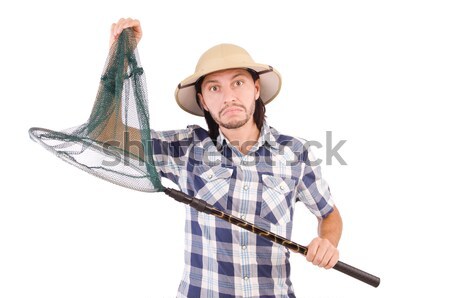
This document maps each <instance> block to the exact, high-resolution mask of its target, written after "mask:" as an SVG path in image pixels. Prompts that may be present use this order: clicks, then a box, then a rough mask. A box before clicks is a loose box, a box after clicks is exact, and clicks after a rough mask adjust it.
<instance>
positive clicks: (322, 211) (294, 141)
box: [152, 123, 333, 298]
mask: <svg viewBox="0 0 450 298" xmlns="http://www.w3.org/2000/svg"><path fill="white" fill-rule="evenodd" d="M152 141H153V148H154V155H153V158H154V161H155V164H156V166H157V168H158V170H159V172H160V174H161V176H162V177H166V178H168V179H170V180H171V181H173V182H174V183H176V184H177V185H178V186H179V188H180V190H181V191H183V192H185V193H187V194H189V195H192V196H196V197H197V198H199V199H203V200H205V201H206V202H208V203H210V204H211V205H214V206H215V207H216V208H218V209H220V210H225V211H226V212H228V213H231V214H233V215H234V216H238V217H241V218H243V219H245V220H247V221H249V222H253V223H255V224H256V225H257V226H259V227H261V228H263V229H266V230H270V231H272V232H274V233H276V234H278V235H280V236H283V237H285V238H288V239H290V238H291V232H292V219H293V215H294V205H295V202H297V201H302V202H303V203H304V204H305V205H306V206H307V207H308V208H309V210H310V211H311V212H312V213H313V214H315V215H316V216H318V217H321V218H324V217H326V216H327V215H328V214H329V213H330V212H331V211H333V202H332V199H331V194H330V191H329V187H328V185H327V183H326V182H325V181H324V180H323V179H322V176H321V172H320V166H318V165H315V164H314V160H315V159H314V157H313V156H312V154H311V152H310V151H309V150H308V148H307V146H305V140H303V139H298V138H293V137H290V136H286V135H282V134H280V133H278V132H277V131H276V130H275V129H273V128H271V127H269V126H268V125H267V123H265V124H264V126H263V129H262V130H261V133H260V137H259V140H258V142H257V143H256V144H255V145H254V146H253V147H252V148H251V150H250V151H249V152H248V153H247V154H246V155H243V154H242V153H241V152H239V150H237V149H236V148H235V147H233V146H232V145H231V144H230V143H229V141H228V140H227V139H226V138H225V137H224V136H223V135H222V134H221V135H220V136H219V137H218V139H217V145H215V144H214V143H213V142H212V140H211V138H210V137H209V136H208V132H207V131H206V130H204V129H203V128H201V127H199V126H189V127H188V128H187V129H184V130H174V131H164V132H155V131H152ZM185 231H186V235H185V269H184V273H183V277H182V280H181V283H180V286H179V289H178V294H177V297H180V298H182V297H189V298H199V297H201V298H203V297H205V298H215V297H220V298H232V297H249V298H250V297H252V298H256V297H258V298H261V297H264V298H272V297H273V298H275V297H276V298H280V297H295V295H294V289H293V286H292V283H291V281H290V265H289V250H288V249H286V248H285V247H283V246H281V245H279V244H275V243H272V242H270V241H269V240H266V239H264V238H262V237H260V236H257V235H255V234H253V233H251V232H248V231H246V230H243V229H241V228H239V227H236V226H234V225H231V224H229V223H228V222H225V221H223V220H221V219H218V218H216V217H214V216H212V215H207V214H204V213H199V212H198V211H196V210H195V209H192V208H191V207H189V206H186V225H185Z"/></svg>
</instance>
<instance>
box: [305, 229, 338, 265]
mask: <svg viewBox="0 0 450 298" xmlns="http://www.w3.org/2000/svg"><path fill="white" fill-rule="evenodd" d="M306 260H307V261H308V262H312V263H313V264H314V265H317V266H319V267H323V268H325V269H330V268H333V267H334V265H336V263H337V262H338V260H339V251H338V249H337V248H336V247H335V246H334V245H333V244H332V243H331V242H330V241H329V240H328V239H324V238H320V237H317V238H314V239H313V240H312V241H311V243H310V244H309V245H308V253H307V254H306Z"/></svg>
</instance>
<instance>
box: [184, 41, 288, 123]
mask: <svg viewBox="0 0 450 298" xmlns="http://www.w3.org/2000/svg"><path fill="white" fill-rule="evenodd" d="M232 68H243V69H252V70H254V71H255V72H256V73H258V74H259V80H260V86H261V90H260V97H261V99H262V101H263V102H264V104H268V103H269V102H270V101H272V100H273V99H274V98H275V96H277V94H278V92H280V88H281V75H280V73H279V72H278V71H276V70H275V69H274V68H273V67H272V66H270V65H267V64H259V63H255V61H253V59H252V57H251V56H250V54H249V53H248V52H247V51H246V50H244V49H243V48H241V47H239V46H236V45H233V44H219V45H216V46H214V47H212V48H210V49H209V50H207V51H206V52H205V53H204V54H203V55H202V56H201V57H200V59H199V60H198V62H197V66H196V67H195V73H194V74H193V75H191V76H189V77H187V78H186V79H184V80H183V81H181V83H180V84H178V86H177V88H176V90H175V99H176V101H177V103H178V105H179V106H180V107H181V108H182V109H183V110H185V111H186V112H189V113H191V114H194V115H197V116H203V110H202V108H201V107H200V106H199V105H198V104H197V100H196V93H195V83H196V82H197V80H198V79H200V78H201V77H203V76H205V75H207V74H210V73H213V72H216V71H219V70H225V69H232Z"/></svg>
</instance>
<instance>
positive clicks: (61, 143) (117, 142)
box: [29, 29, 380, 287]
mask: <svg viewBox="0 0 450 298" xmlns="http://www.w3.org/2000/svg"><path fill="white" fill-rule="evenodd" d="M149 120H150V119H149V111H148V102H147V89H146V84H145V75H144V70H143V68H142V66H141V64H140V61H139V56H138V51H137V42H136V39H135V37H134V35H133V31H132V30H131V29H126V30H124V31H123V32H122V33H121V35H120V36H119V38H118V40H117V41H116V42H115V43H114V44H113V45H112V47H111V49H110V51H109V54H108V58H107V60H106V64H105V67H104V70H103V73H102V76H101V79H100V84H99V88H98V91H97V96H96V99H95V103H94V107H93V108H92V112H91V114H90V116H89V119H88V120H87V121H86V122H85V123H84V124H82V125H80V126H77V127H73V128H69V129H66V130H63V131H53V130H49V129H45V128H38V127H33V128H30V129H29V135H30V137H31V139H33V140H34V141H36V142H37V143H39V144H41V145H42V146H43V147H45V148H46V149H47V150H49V151H50V152H52V153H53V154H55V155H56V156H58V157H59V158H61V159H63V160H64V161H66V162H68V163H70V164H72V165H75V166H76V167H78V168H80V169H82V170H84V171H86V172H88V173H90V174H93V175H95V176H98V177H100V178H102V179H105V180H107V181H110V182H113V183H115V184H118V185H121V186H124V187H128V188H131V189H135V190H139V191H145V192H164V193H165V194H167V195H168V196H170V197H172V198H174V199H175V200H177V201H179V202H182V203H184V204H187V205H189V206H191V207H192V208H194V209H196V210H197V211H199V212H204V213H206V214H210V215H213V216H216V217H218V218H220V219H223V220H225V221H228V222H229V223H231V224H233V225H237V226H239V227H240V228H242V229H246V230H248V231H250V232H253V233H255V234H258V235H259V236H261V237H264V238H266V239H269V240H270V241H272V242H274V243H278V244H280V245H283V246H285V247H286V248H288V249H290V250H292V251H296V252H299V253H302V254H304V255H306V253H307V247H304V246H302V245H299V244H297V243H295V242H292V241H290V240H289V239H286V238H283V237H281V236H278V235H276V234H274V233H272V232H270V231H266V230H263V229H261V228H259V227H257V226H255V225H253V224H252V223H249V222H247V221H245V220H243V219H241V218H238V217H235V216H232V215H230V214H228V213H225V212H223V211H220V210H218V209H216V208H214V207H213V206H212V205H210V204H208V203H206V202H205V201H203V200H199V199H197V198H195V197H191V196H188V195H186V194H184V193H183V192H180V191H178V190H175V189H171V188H166V187H164V186H163V185H162V184H161V179H160V176H159V174H158V172H157V169H156V167H155V164H154V161H153V158H152V156H153V152H152V146H151V135H150V125H149V123H150V122H149ZM333 268H334V269H336V270H338V271H341V272H343V273H345V274H348V275H350V276H352V277H354V278H356V279H359V280H361V281H363V282H365V283H368V284H370V285H372V286H374V287H377V286H378V285H379V283H380V279H379V278H378V277H376V276H373V275H371V274H369V273H367V272H364V271H362V270H359V269H357V268H355V267H352V266H350V265H348V264H345V263H343V262H341V261H339V262H338V263H337V264H336V265H335V266H334V267H333Z"/></svg>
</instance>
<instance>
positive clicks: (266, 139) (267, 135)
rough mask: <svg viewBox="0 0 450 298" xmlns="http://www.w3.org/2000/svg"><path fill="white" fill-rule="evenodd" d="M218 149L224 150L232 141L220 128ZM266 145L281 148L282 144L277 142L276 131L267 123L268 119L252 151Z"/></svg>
mask: <svg viewBox="0 0 450 298" xmlns="http://www.w3.org/2000/svg"><path fill="white" fill-rule="evenodd" d="M216 144H217V145H216V146H217V150H219V151H220V150H222V148H223V147H224V146H228V144H230V141H229V140H228V139H227V138H226V137H225V135H224V134H223V133H222V131H221V130H220V129H219V136H218V137H217V143H216ZM263 145H266V146H268V147H270V148H273V149H276V150H278V149H279V148H280V144H279V143H278V142H277V138H276V136H275V135H274V132H273V131H272V128H271V127H270V126H269V125H268V124H267V122H266V121H264V124H263V126H262V128H261V132H260V134H259V138H258V142H257V143H256V144H255V145H254V146H253V148H252V150H250V151H254V150H255V151H256V150H258V149H259V148H260V147H261V146H263Z"/></svg>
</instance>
